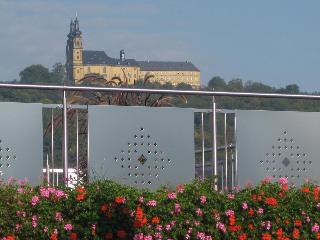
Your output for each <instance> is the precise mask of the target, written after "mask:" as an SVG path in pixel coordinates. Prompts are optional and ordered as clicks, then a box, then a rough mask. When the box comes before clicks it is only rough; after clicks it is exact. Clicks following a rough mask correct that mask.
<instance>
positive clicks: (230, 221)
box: [0, 178, 320, 240]
mask: <svg viewBox="0 0 320 240" xmlns="http://www.w3.org/2000/svg"><path fill="white" fill-rule="evenodd" d="M286 181H287V180H286V179H284V178H282V179H280V180H279V183H271V182H269V181H268V180H264V181H262V183H261V184H260V185H258V186H256V187H248V188H245V189H243V190H241V191H233V192H228V193H225V194H223V193H218V192H216V191H214V190H213V182H212V180H210V179H207V180H205V181H197V180H196V181H194V182H193V183H190V184H186V185H178V186H177V187H176V189H170V188H161V189H159V190H157V191H155V192H150V191H147V190H138V189H135V188H132V187H126V186H123V185H120V184H117V183H115V182H112V181H96V182H94V183H91V184H87V185H84V186H77V187H76V188H75V189H70V188H64V187H60V188H53V187H47V186H38V187H31V186H29V185H26V184H18V183H17V182H12V181H11V182H10V183H2V184H1V185H0V238H4V237H7V239H51V240H53V239H96V240H98V239H151V238H144V237H147V236H149V237H151V236H152V239H186V238H187V239H229V240H230V239H231V240H232V239H318V238H319V237H320V233H318V231H319V222H320V211H319V207H320V204H319V187H318V186H317V185H314V184H311V183H307V184H305V185H303V186H302V187H301V188H295V187H290V186H288V184H287V182H286ZM317 229H318V230H317ZM9 236H11V237H12V238H9ZM203 237H205V238H203Z"/></svg>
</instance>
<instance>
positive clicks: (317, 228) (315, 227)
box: [311, 223, 319, 232]
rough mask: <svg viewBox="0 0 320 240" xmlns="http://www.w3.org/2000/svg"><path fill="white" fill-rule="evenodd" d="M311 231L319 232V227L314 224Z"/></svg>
mask: <svg viewBox="0 0 320 240" xmlns="http://www.w3.org/2000/svg"><path fill="white" fill-rule="evenodd" d="M311 231H312V232H319V225H318V223H315V224H314V225H313V226H312V228H311Z"/></svg>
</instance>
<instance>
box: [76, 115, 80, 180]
mask: <svg viewBox="0 0 320 240" xmlns="http://www.w3.org/2000/svg"><path fill="white" fill-rule="evenodd" d="M76 121H77V122H76V128H77V131H76V132H77V133H76V134H77V136H76V144H77V146H76V151H77V156H76V161H77V163H76V165H77V183H79V112H78V109H77V110H76Z"/></svg>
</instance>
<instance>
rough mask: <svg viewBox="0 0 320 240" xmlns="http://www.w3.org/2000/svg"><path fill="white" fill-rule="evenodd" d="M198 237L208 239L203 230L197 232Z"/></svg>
mask: <svg viewBox="0 0 320 240" xmlns="http://www.w3.org/2000/svg"><path fill="white" fill-rule="evenodd" d="M197 239H199V240H205V239H206V234H205V233H203V232H197Z"/></svg>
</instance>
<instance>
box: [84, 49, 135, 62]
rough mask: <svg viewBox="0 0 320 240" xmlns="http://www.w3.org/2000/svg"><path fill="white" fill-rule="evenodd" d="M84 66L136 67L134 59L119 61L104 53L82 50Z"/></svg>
mask: <svg viewBox="0 0 320 240" xmlns="http://www.w3.org/2000/svg"><path fill="white" fill-rule="evenodd" d="M82 61H83V64H84V65H109V66H138V63H137V61H136V60H134V59H125V60H124V61H121V60H120V59H116V58H112V57H109V56H108V55H107V54H106V53H105V52H104V51H92V50H84V51H83V53H82Z"/></svg>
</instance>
